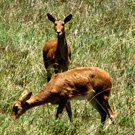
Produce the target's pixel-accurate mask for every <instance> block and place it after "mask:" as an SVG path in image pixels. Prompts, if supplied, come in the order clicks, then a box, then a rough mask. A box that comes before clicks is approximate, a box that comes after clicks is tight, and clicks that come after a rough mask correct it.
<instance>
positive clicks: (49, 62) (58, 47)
mask: <svg viewBox="0 0 135 135" xmlns="http://www.w3.org/2000/svg"><path fill="white" fill-rule="evenodd" d="M47 16H48V19H49V20H50V21H52V22H53V23H54V28H55V31H56V34H57V36H58V39H51V40H49V41H48V42H47V43H46V44H45V45H44V47H43V60H44V65H45V68H46V70H47V81H48V82H49V80H50V79H51V76H52V74H51V71H50V67H54V71H55V73H58V72H60V71H61V70H62V71H67V70H68V65H69V61H70V60H71V49H70V46H69V45H68V44H67V41H66V37H65V32H64V25H65V24H66V23H67V22H68V21H70V20H71V18H72V15H71V14H70V15H68V16H67V17H66V18H65V19H64V20H63V21H62V20H56V19H55V18H54V17H53V16H52V15H50V14H49V13H47Z"/></svg>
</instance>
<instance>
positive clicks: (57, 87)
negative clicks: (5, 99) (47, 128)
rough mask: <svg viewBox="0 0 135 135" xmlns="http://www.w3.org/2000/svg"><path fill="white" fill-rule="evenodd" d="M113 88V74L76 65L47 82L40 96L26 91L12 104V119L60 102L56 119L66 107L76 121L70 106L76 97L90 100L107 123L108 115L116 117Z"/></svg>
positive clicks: (112, 117) (70, 116)
mask: <svg viewBox="0 0 135 135" xmlns="http://www.w3.org/2000/svg"><path fill="white" fill-rule="evenodd" d="M111 88H112V78H111V77H110V75H109V74H108V73H107V72H105V71H104V70H101V69H99V68H95V67H89V68H88V67H84V68H83V67H82V68H75V69H72V70H69V71H66V72H63V73H58V74H56V75H54V76H53V78H52V79H51V80H50V81H49V82H48V83H47V84H46V87H45V88H44V89H43V90H41V91H40V92H39V93H37V94H36V95H34V96H32V97H31V95H32V92H30V93H28V92H27V91H24V92H23V93H22V95H21V96H20V98H19V100H17V101H16V102H15V103H14V104H13V106H12V113H11V118H18V117H19V116H21V115H22V114H23V113H25V112H26V111H27V110H28V109H30V108H33V107H35V106H39V105H42V104H46V103H52V104H58V105H59V106H58V109H57V113H56V118H59V117H60V115H61V114H62V111H63V109H64V107H66V110H67V113H68V116H69V118H70V120H72V111H71V108H69V107H68V106H67V103H69V101H70V100H72V99H78V100H85V99H86V100H88V101H89V102H90V103H91V104H92V105H93V107H94V108H95V109H96V110H97V111H98V112H99V114H100V116H101V123H103V124H104V122H105V120H106V116H107V115H108V116H109V118H110V119H111V121H113V120H114V112H113V111H112V109H111V107H110V106H109V103H108V97H109V95H110V91H111Z"/></svg>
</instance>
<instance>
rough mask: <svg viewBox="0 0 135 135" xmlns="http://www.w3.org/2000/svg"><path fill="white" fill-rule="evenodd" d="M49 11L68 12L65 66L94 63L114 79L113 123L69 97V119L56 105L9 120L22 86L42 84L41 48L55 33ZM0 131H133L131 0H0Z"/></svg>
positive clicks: (38, 134) (134, 5)
mask: <svg viewBox="0 0 135 135" xmlns="http://www.w3.org/2000/svg"><path fill="white" fill-rule="evenodd" d="M46 13H50V14H52V15H53V16H55V17H56V18H58V19H64V18H65V16H67V15H68V14H70V13H72V14H73V18H72V20H71V21H70V22H68V23H67V24H66V25H65V31H66V38H67V42H68V43H69V45H70V47H71V49H72V60H71V64H70V67H69V69H72V68H75V67H90V66H94V67H99V68H102V69H104V70H105V71H107V72H108V73H109V74H110V75H111V76H112V78H113V88H112V92H111V97H110V98H109V103H110V105H111V107H112V109H113V110H114V111H115V125H114V126H112V125H111V124H110V120H109V119H108V118H107V121H106V123H105V126H104V128H103V131H102V132H101V131H100V116H99V114H98V112H97V111H96V110H95V109H94V108H93V107H92V106H91V105H90V104H89V103H88V102H86V101H76V100H74V101H71V104H72V111H73V122H72V123H71V122H70V121H69V118H68V116H67V113H66V112H65V110H64V112H63V114H62V117H61V119H60V120H55V113H56V109H57V106H53V105H50V104H48V105H44V106H39V107H36V108H33V109H31V110H28V111H27V112H26V113H25V114H24V115H22V116H21V117H20V118H19V119H17V120H16V121H13V120H11V119H10V117H9V116H10V113H11V107H12V104H13V103H14V101H15V100H16V99H18V97H19V96H20V94H21V93H22V92H23V91H24V90H25V89H27V90H28V91H32V93H33V94H36V93H37V92H39V91H40V90H41V89H43V87H44V86H45V85H46V82H47V81H46V80H47V76H46V71H45V68H44V65H43V58H42V49H43V46H44V44H45V43H46V41H48V40H50V39H52V38H56V34H55V31H54V29H53V24H52V23H51V22H50V21H49V20H48V19H47V16H46ZM0 134H1V135H28V134H29V135H55V134H56V135H59V134H60V135H93V134H95V135H98V134H104V135H133V134H135V1H134V0H56V1H54V0H23V1H22V0H0Z"/></svg>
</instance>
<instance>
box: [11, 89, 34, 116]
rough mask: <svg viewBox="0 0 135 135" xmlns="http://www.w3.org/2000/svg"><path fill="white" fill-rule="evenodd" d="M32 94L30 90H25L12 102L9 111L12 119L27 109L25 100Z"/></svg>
mask: <svg viewBox="0 0 135 135" xmlns="http://www.w3.org/2000/svg"><path fill="white" fill-rule="evenodd" d="M31 95H32V92H29V93H28V91H27V90H25V91H24V92H23V93H22V94H21V96H20V98H19V99H18V100H17V101H16V102H15V103H14V104H13V106H12V112H11V116H10V117H11V118H12V119H17V118H19V116H21V115H22V114H23V113H25V112H26V110H27V109H28V108H27V107H28V103H27V102H26V100H28V99H29V98H30V97H31Z"/></svg>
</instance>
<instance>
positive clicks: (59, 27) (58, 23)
mask: <svg viewBox="0 0 135 135" xmlns="http://www.w3.org/2000/svg"><path fill="white" fill-rule="evenodd" d="M47 16H48V19H49V20H50V21H51V22H53V23H54V27H55V31H56V34H57V35H58V36H61V35H63V34H64V25H65V24H66V23H67V22H68V21H70V20H71V18H72V14H70V15H68V16H67V17H66V18H65V19H64V20H63V21H62V20H56V19H55V18H54V17H53V16H52V15H50V14H49V13H47Z"/></svg>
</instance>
